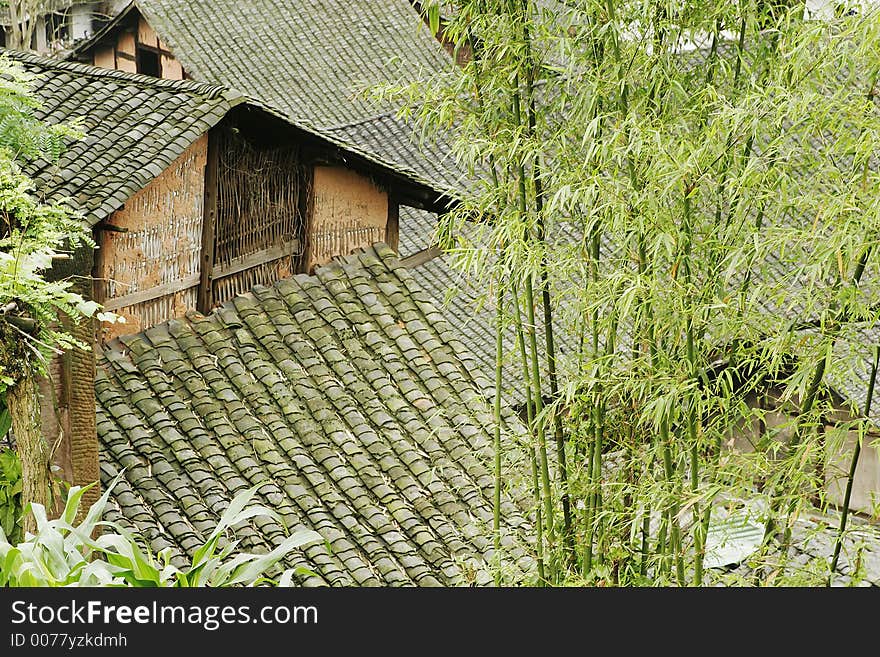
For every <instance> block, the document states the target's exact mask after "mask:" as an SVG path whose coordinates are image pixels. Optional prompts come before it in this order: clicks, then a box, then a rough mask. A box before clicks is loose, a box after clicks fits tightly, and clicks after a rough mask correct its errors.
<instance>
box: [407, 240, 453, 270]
mask: <svg viewBox="0 0 880 657" xmlns="http://www.w3.org/2000/svg"><path fill="white" fill-rule="evenodd" d="M442 255H443V249H441V248H440V247H439V246H432V247H430V248H427V249H422V250H421V251H419V252H418V253H413V254H412V255H411V256H407V257H406V258H401V259H400V264H401V265H403V266H404V267H406V268H407V269H412V268H413V267H418V266H419V265H423V264H425V263H426V262H430V261H431V260H433V259H434V258H439V257H440V256H442Z"/></svg>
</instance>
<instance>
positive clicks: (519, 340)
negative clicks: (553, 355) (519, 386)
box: [511, 280, 547, 584]
mask: <svg viewBox="0 0 880 657" xmlns="http://www.w3.org/2000/svg"><path fill="white" fill-rule="evenodd" d="M511 293H512V294H513V304H514V306H515V307H516V314H515V315H514V322H515V327H516V344H517V347H518V349H519V355H520V361H521V362H522V367H523V381H524V382H525V383H526V384H527V385H526V386H525V391H526V420H527V421H528V425H529V428H530V429H532V430H533V427H534V426H535V411H534V404H533V402H532V387H531V368H530V367H529V358H528V355H527V353H526V343H525V338H524V337H523V326H522V310H521V306H520V300H519V292H518V290H517V285H516V281H515V280H514V281H513V283H512V284H511ZM529 456H530V458H531V461H532V477H533V479H534V495H535V516H536V525H537V542H538V575H539V577H540V579H541V582H542V583H543V584H546V583H547V578H546V576H545V569H544V556H543V555H544V552H543V550H544V536H543V523H542V519H543V518H542V510H541V489H540V487H539V485H538V481H539V480H538V462H537V458H536V456H535V447H534V445H531V444H530V445H529Z"/></svg>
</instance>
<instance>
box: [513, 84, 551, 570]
mask: <svg viewBox="0 0 880 657" xmlns="http://www.w3.org/2000/svg"><path fill="white" fill-rule="evenodd" d="M513 114H514V121H515V122H516V125H517V126H522V120H523V117H522V105H521V100H520V82H519V74H517V75H516V77H515V91H514V92H513ZM516 169H517V174H518V181H519V186H518V187H519V188H518V192H519V193H518V199H517V200H518V205H519V211H520V216H521V217H523V218H525V217H526V215H527V214H528V211H527V207H528V192H527V190H526V173H525V166H524V165H523V163H522V161H519V162H517V163H516ZM524 293H525V304H526V320H527V333H528V336H529V345H528V346H529V352H530V357H531V365H532V385H533V401H534V405H535V425H536V427H537V435H538V453H539V455H540V462H541V486H542V488H543V492H544V518H545V520H546V529H547V539H548V542H549V543H550V544H551V545H552V544H553V536H554V522H553V499H552V495H551V493H550V468H549V465H548V459H547V441H546V435H545V431H544V422H543V421H542V420H541V418H540V416H541V412H542V411H543V398H542V396H541V374H540V359H539V356H538V341H537V336H536V335H535V333H536V332H535V297H534V286H533V281H532V275H531V274H528V275H527V276H526V277H525V285H524ZM550 570H551V571H552V570H555V569H554V568H553V567H552V565H551V568H550Z"/></svg>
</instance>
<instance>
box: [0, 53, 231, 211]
mask: <svg viewBox="0 0 880 657" xmlns="http://www.w3.org/2000/svg"><path fill="white" fill-rule="evenodd" d="M2 52H3V53H4V54H5V55H6V56H8V57H9V58H11V59H13V60H15V61H18V62H20V63H21V64H22V65H23V66H24V68H25V69H26V70H27V71H28V72H30V73H33V74H35V75H36V76H37V77H36V79H35V87H34V92H35V95H36V98H37V99H38V100H39V102H40V104H41V107H40V108H39V109H38V110H37V111H36V113H35V114H36V116H37V118H39V119H41V120H44V121H47V122H49V123H60V122H63V121H70V120H73V119H81V120H82V127H83V129H84V131H85V133H86V136H85V138H84V139H82V140H80V141H75V142H73V143H71V144H70V146H69V148H68V149H67V151H66V152H65V153H64V154H63V155H62V156H61V159H60V160H59V161H58V162H56V163H49V162H46V161H42V160H40V161H36V162H33V163H30V164H28V165H27V166H26V167H25V171H26V172H27V173H28V174H29V175H31V176H32V177H33V178H34V179H35V180H36V183H37V189H38V191H39V192H40V193H41V194H43V195H44V196H45V197H46V198H47V199H48V200H59V199H61V198H64V197H67V198H69V199H70V200H71V202H72V205H73V206H74V207H75V208H76V209H78V210H80V211H82V212H83V214H84V215H85V216H86V218H87V219H88V220H89V221H90V222H91V223H96V222H98V221H100V220H101V219H103V218H105V217H106V216H107V215H109V214H110V213H112V212H113V211H115V210H116V209H118V208H119V207H120V206H121V205H122V204H123V203H124V202H125V201H126V200H127V199H128V198H129V197H130V196H131V195H132V194H134V193H135V192H136V191H138V190H140V189H142V188H143V187H145V186H146V185H147V184H148V183H149V182H150V181H152V180H153V179H154V178H155V177H156V176H157V175H158V174H160V173H161V172H162V171H163V170H164V169H165V168H166V167H167V166H168V165H170V164H171V163H172V162H173V161H174V160H175V159H176V158H177V157H178V156H179V155H180V154H181V153H183V151H184V150H185V149H186V148H187V147H188V146H189V145H190V144H192V143H193V142H194V141H195V140H196V139H197V138H198V137H199V136H201V135H202V134H204V133H205V132H206V131H207V130H208V129H210V128H211V127H212V126H213V125H215V124H216V123H218V122H219V121H220V120H221V119H222V118H223V117H224V116H225V115H226V113H227V112H228V111H229V110H230V109H231V108H232V107H234V106H235V105H237V104H239V103H241V102H243V100H244V99H243V98H242V97H241V96H240V95H239V94H238V93H235V92H232V91H229V90H226V89H223V88H220V87H217V86H213V85H208V84H201V83H196V82H178V81H171V80H159V79H156V78H151V77H146V76H143V75H135V74H132V73H124V72H121V71H111V70H106V69H101V68H96V67H93V66H86V65H83V64H76V63H73V62H59V61H57V60H50V59H46V58H43V57H37V56H36V55H30V54H24V53H20V52H13V51H8V50H3V51H2Z"/></svg>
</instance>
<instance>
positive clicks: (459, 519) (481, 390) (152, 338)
mask: <svg viewBox="0 0 880 657" xmlns="http://www.w3.org/2000/svg"><path fill="white" fill-rule="evenodd" d="M123 341H124V342H123V344H119V345H116V347H115V348H110V347H107V348H105V349H104V350H103V353H102V354H101V355H100V357H99V364H98V377H97V382H96V393H97V404H98V406H97V424H98V435H99V439H100V442H101V450H102V479H103V482H104V484H105V485H107V484H109V482H110V481H111V480H112V479H113V478H114V477H115V476H116V474H117V473H118V472H120V471H122V470H123V468H124V469H125V474H124V476H123V477H124V478H123V480H122V481H121V483H120V485H119V486H118V487H117V488H116V489H115V493H114V498H113V499H114V504H115V508H114V509H113V510H111V513H110V515H109V517H110V518H111V519H115V520H118V521H121V522H123V523H127V524H129V525H134V526H135V527H136V528H137V529H138V531H139V532H141V533H142V534H143V535H144V536H145V537H147V540H149V541H150V543H151V545H152V546H153V548H155V549H157V550H158V549H162V548H165V547H170V548H171V549H172V550H173V552H174V554H176V555H178V556H179V555H181V554H183V553H188V554H191V553H192V552H193V550H194V549H195V548H196V547H197V546H198V545H199V543H200V541H202V540H203V538H204V537H205V536H206V534H207V533H208V532H209V531H210V530H211V528H212V527H213V526H214V525H215V524H216V521H217V519H218V517H219V514H220V513H221V512H222V510H223V509H224V508H225V506H226V505H227V504H228V503H229V501H230V500H231V499H232V497H233V496H234V495H235V494H236V493H237V492H239V491H241V490H243V489H245V488H248V487H250V486H253V485H259V486H260V487H259V494H260V496H261V497H262V501H263V502H264V503H266V504H268V505H269V506H271V507H273V508H275V509H276V510H277V511H278V512H279V513H280V514H281V516H282V517H283V518H284V519H285V522H286V523H287V525H288V527H290V528H291V529H295V528H310V529H314V530H316V531H317V532H319V533H320V534H321V535H322V536H323V537H324V538H325V539H326V541H327V545H313V546H309V547H306V548H304V551H303V552H302V553H301V554H298V555H297V556H296V557H294V558H292V559H290V560H289V561H288V562H287V563H286V564H285V565H286V566H288V567H291V566H305V567H306V568H308V569H310V570H311V571H313V572H314V576H309V577H305V578H304V583H305V584H332V585H352V584H357V585H372V584H378V585H411V584H418V585H436V584H443V585H451V584H459V583H466V582H469V581H476V582H478V583H487V582H489V581H490V577H489V574H488V569H487V568H486V562H487V561H488V560H490V559H492V555H493V549H492V540H493V539H492V536H493V534H492V519H493V514H492V494H493V489H494V486H493V481H494V479H493V470H492V465H491V464H492V460H491V459H492V438H493V426H494V423H493V416H492V413H491V407H490V404H489V401H488V400H487V395H489V385H490V384H489V382H488V381H486V380H485V379H484V378H482V377H481V376H480V368H479V367H477V366H476V364H475V362H474V359H473V356H471V355H470V354H469V352H468V350H467V349H466V348H465V346H464V345H463V344H462V343H461V341H460V339H459V337H458V335H457V334H456V333H454V332H453V331H452V329H451V327H450V326H449V325H448V324H447V323H446V321H445V320H444V318H443V316H442V315H441V313H439V312H438V311H437V310H436V308H435V307H434V305H433V304H432V302H431V300H430V298H429V297H428V295H426V294H425V293H424V292H422V291H421V290H420V289H419V288H418V286H417V285H415V283H414V282H413V280H412V277H411V276H410V275H409V272H408V271H407V270H406V269H405V268H403V267H402V266H400V264H399V263H398V261H397V259H396V256H395V254H394V253H393V252H392V251H391V249H389V248H388V247H387V246H385V245H377V246H376V247H375V248H371V249H368V250H366V251H365V252H362V253H359V254H356V255H353V256H350V257H348V258H346V259H343V260H341V261H338V262H334V263H332V264H330V265H327V266H325V267H321V268H319V269H318V270H317V271H316V273H315V275H314V276H306V275H300V276H296V277H294V278H291V279H287V280H283V281H281V282H279V283H277V284H276V285H274V286H273V287H271V288H267V287H258V288H255V289H254V290H253V292H252V293H249V294H246V295H243V296H240V297H236V298H235V299H233V300H232V301H230V302H228V303H227V304H225V305H224V306H222V307H221V308H219V309H218V310H217V311H215V312H214V313H213V314H211V315H210V316H208V317H201V316H200V315H197V314H191V315H190V316H189V318H188V319H186V320H172V321H170V322H168V323H166V324H164V325H161V326H158V327H155V328H152V329H148V330H147V331H145V332H144V333H142V334H139V335H136V336H132V337H126V338H123ZM504 431H505V434H506V436H505V440H515V439H516V437H517V435H520V432H522V431H523V429H522V427H521V425H520V424H519V423H518V420H517V418H516V416H515V415H513V414H512V413H510V411H507V410H506V411H505V421H504ZM509 466H510V471H509V474H508V475H507V476H506V480H507V481H510V482H514V481H515V480H516V475H517V473H518V472H519V469H518V465H517V464H514V463H510V464H509ZM511 486H512V488H510V489H509V490H507V491H505V493H504V502H503V514H502V517H503V518H504V529H503V532H504V538H503V544H504V546H505V549H506V550H507V554H508V556H509V558H510V567H511V568H512V570H513V571H514V572H520V573H522V572H523V571H528V570H530V568H531V564H532V559H531V557H530V556H529V554H528V553H527V552H526V550H525V549H524V548H523V547H522V542H523V539H525V538H527V537H528V534H529V532H530V528H529V524H528V521H527V520H526V510H527V509H528V502H527V501H526V499H527V496H526V495H525V494H524V493H523V490H524V489H521V488H518V487H517V484H514V483H512V484H511ZM237 535H238V536H239V537H241V538H242V539H243V546H244V547H245V549H250V550H261V549H265V548H269V547H270V546H272V545H274V544H277V543H278V542H279V541H280V540H281V539H282V538H283V536H284V533H283V530H282V528H281V527H279V526H277V525H276V524H274V523H271V522H261V519H255V520H254V521H253V522H251V523H249V524H248V525H246V526H245V527H243V528H242V529H241V530H240V531H239V532H238V534H237ZM328 546H329V549H328Z"/></svg>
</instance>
